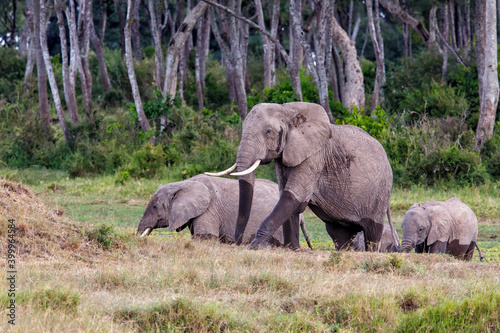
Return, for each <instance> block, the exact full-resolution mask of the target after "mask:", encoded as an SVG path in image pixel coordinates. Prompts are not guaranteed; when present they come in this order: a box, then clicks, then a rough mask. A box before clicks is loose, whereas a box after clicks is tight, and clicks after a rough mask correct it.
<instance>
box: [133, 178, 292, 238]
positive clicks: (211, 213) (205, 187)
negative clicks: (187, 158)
mask: <svg viewBox="0 0 500 333" xmlns="http://www.w3.org/2000/svg"><path fill="white" fill-rule="evenodd" d="M255 183H256V187H255V194H254V203H253V205H252V209H251V211H250V220H249V223H248V227H247V229H246V231H245V234H244V236H243V241H244V242H245V243H250V242H251V241H252V239H253V238H254V237H255V232H256V231H257V228H258V227H259V224H260V222H261V221H262V220H264V219H265V218H266V217H267V216H268V215H269V213H271V211H272V210H273V208H274V206H275V205H276V203H277V202H278V199H279V190H278V185H277V184H276V183H273V182H271V181H269V180H265V179H257V180H256V182H255ZM238 198H239V185H238V181H237V180H234V179H227V178H217V177H210V176H206V175H198V176H195V177H192V178H189V179H187V180H185V181H181V182H176V183H170V184H166V185H163V186H160V188H158V190H157V191H156V193H155V194H154V195H153V197H152V198H151V200H150V201H149V203H148V205H147V207H146V211H145V212H144V215H143V216H142V219H141V222H140V223H139V227H138V228H137V232H138V233H141V234H142V235H148V234H149V233H150V232H151V231H152V230H153V229H156V228H166V227H168V228H169V230H170V231H174V230H176V231H181V230H183V229H184V228H186V227H189V230H190V231H191V235H193V237H198V238H218V239H220V240H221V241H222V242H226V243H231V242H233V241H234V229H235V226H236V219H237V217H238ZM272 243H273V245H275V246H280V245H283V229H282V228H280V229H278V230H277V231H276V232H275V233H274V235H273V237H272Z"/></svg>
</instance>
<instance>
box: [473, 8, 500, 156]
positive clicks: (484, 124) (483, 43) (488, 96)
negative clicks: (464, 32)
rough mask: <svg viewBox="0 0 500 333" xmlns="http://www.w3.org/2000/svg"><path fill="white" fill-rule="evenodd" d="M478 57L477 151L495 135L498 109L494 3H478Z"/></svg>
mask: <svg viewBox="0 0 500 333" xmlns="http://www.w3.org/2000/svg"><path fill="white" fill-rule="evenodd" d="M474 21H475V26H476V29H475V30H476V57H477V74H478V84H479V120H478V122H477V129H476V143H475V145H474V149H476V150H479V149H481V148H482V146H483V145H484V143H485V142H486V140H488V139H489V138H491V136H492V135H493V128H494V126H495V116H496V111H497V106H498V93H499V85H498V60H497V15H496V1H495V0H476V10H475V19H474Z"/></svg>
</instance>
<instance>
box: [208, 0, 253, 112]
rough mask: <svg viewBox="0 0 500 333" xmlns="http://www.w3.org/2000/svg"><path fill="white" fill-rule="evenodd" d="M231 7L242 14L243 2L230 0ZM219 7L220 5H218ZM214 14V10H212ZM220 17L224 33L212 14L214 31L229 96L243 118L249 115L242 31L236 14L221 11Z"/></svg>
mask: <svg viewBox="0 0 500 333" xmlns="http://www.w3.org/2000/svg"><path fill="white" fill-rule="evenodd" d="M228 7H229V9H230V10H231V11H232V12H234V13H236V14H237V15H239V16H241V14H240V11H241V2H239V1H238V4H237V3H236V0H230V1H229V6H228ZM217 8H219V7H217ZM211 13H212V15H215V14H213V12H211ZM219 19H220V23H221V27H222V31H223V33H221V32H220V31H219V27H218V25H217V21H216V20H215V17H214V16H212V31H213V33H214V36H215V39H216V40H217V43H218V44H219V46H220V47H221V50H222V54H223V56H224V59H225V62H224V65H225V68H226V80H227V83H228V90H229V98H230V99H231V101H232V100H233V98H234V100H235V101H236V105H237V107H238V115H239V116H240V118H241V119H242V120H243V119H245V117H246V115H247V100H246V91H245V65H244V63H243V61H244V58H243V55H242V52H241V51H242V50H241V46H242V44H241V41H240V38H241V37H240V35H241V33H245V31H243V32H242V31H241V30H240V29H239V24H237V21H236V17H235V16H234V15H226V14H225V11H219Z"/></svg>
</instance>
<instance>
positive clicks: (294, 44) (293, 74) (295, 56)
mask: <svg viewBox="0 0 500 333" xmlns="http://www.w3.org/2000/svg"><path fill="white" fill-rule="evenodd" d="M290 5H291V4H290ZM294 5H295V10H296V12H297V13H301V12H302V3H301V2H300V1H297V2H296V3H294ZM289 16H290V32H289V35H290V65H289V73H290V81H291V84H292V88H293V90H294V91H295V93H296V94H297V96H299V100H301V101H302V87H301V85H300V61H301V55H300V54H301V50H302V48H301V46H300V40H299V35H297V31H296V29H295V28H294V24H293V22H295V21H296V20H298V21H299V22H300V23H301V22H302V18H301V17H300V18H297V17H295V15H294V14H293V13H290V14H289Z"/></svg>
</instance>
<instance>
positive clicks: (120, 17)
mask: <svg viewBox="0 0 500 333" xmlns="http://www.w3.org/2000/svg"><path fill="white" fill-rule="evenodd" d="M122 1H123V0H114V2H115V8H116V13H117V15H118V22H119V23H120V39H121V47H122V48H121V52H122V57H123V56H124V55H125V16H124V15H123V10H122Z"/></svg>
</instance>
